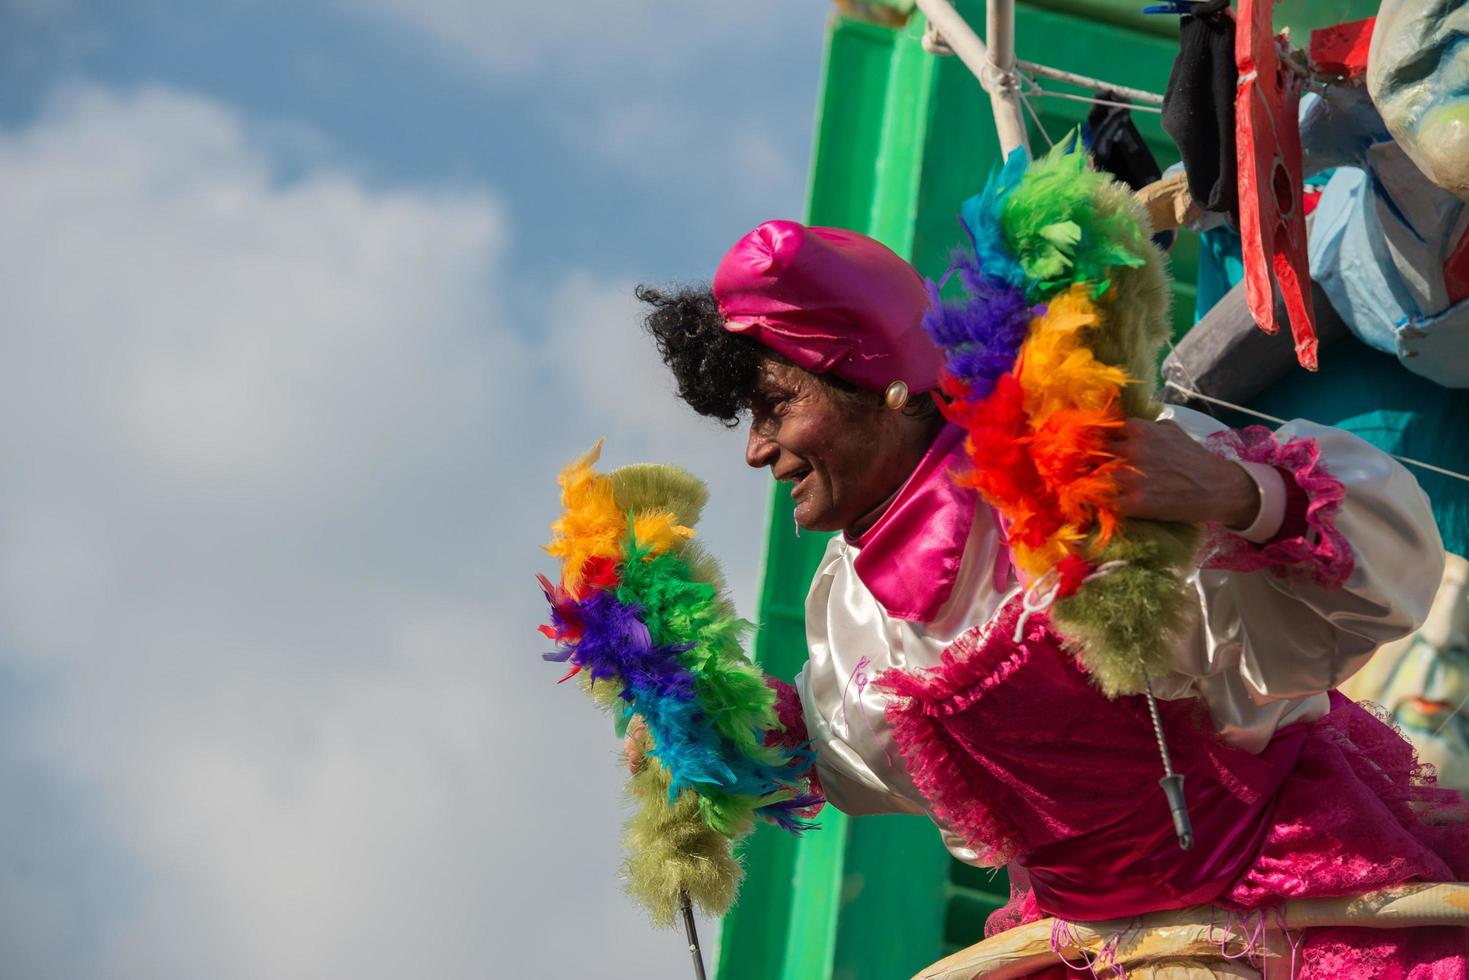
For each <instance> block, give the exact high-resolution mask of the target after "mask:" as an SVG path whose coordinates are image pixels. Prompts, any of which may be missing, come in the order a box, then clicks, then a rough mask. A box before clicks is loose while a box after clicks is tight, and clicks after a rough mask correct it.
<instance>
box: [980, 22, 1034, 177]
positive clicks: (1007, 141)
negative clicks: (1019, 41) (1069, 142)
mask: <svg viewBox="0 0 1469 980" xmlns="http://www.w3.org/2000/svg"><path fill="white" fill-rule="evenodd" d="M984 37H985V40H986V41H987V42H989V44H988V46H989V52H990V64H991V65H992V66H994V67H993V70H992V71H991V73H990V78H991V79H992V80H993V81H994V82H995V84H994V86H993V87H991V86H989V85H986V86H985V89H986V90H987V91H988V92H989V93H990V105H991V106H992V107H993V109H994V112H995V129H996V130H997V131H998V132H999V134H1000V149H1001V150H1002V151H1003V152H1004V154H1005V156H1007V157H1008V156H1009V155H1010V151H1011V150H1013V149H1015V148H1016V147H1017V146H1019V147H1025V146H1026V140H1025V117H1024V116H1023V115H1021V113H1020V79H1019V78H1018V77H1016V75H1015V0H989V2H988V3H986V4H985V29H984ZM1026 151H1027V152H1029V148H1028V147H1026Z"/></svg>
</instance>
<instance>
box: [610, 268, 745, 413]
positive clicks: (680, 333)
mask: <svg viewBox="0 0 1469 980" xmlns="http://www.w3.org/2000/svg"><path fill="white" fill-rule="evenodd" d="M637 297H638V299H640V300H642V301H643V302H644V303H647V304H648V305H649V306H650V307H652V309H651V310H649V311H648V315H647V316H646V317H645V318H644V319H643V327H644V328H645V329H646V330H647V331H648V333H650V334H652V335H653V342H654V343H656V344H657V345H658V353H659V354H660V355H661V356H662V358H663V363H664V364H667V365H668V367H669V370H671V371H672V372H673V377H674V379H675V380H676V381H677V382H678V397H680V398H682V399H683V400H684V401H686V402H688V404H689V407H690V408H692V409H693V410H694V411H696V412H698V413H699V414H700V415H707V416H710V417H711V418H716V419H719V420H720V421H722V422H723V423H724V424H725V425H727V426H730V427H734V426H736V425H739V422H740V414H741V413H742V412H743V411H744V410H745V407H746V406H747V405H748V403H749V400H750V392H751V391H753V390H754V388H755V383H756V381H757V380H759V376H760V362H761V361H763V360H764V359H765V357H766V355H767V354H768V353H769V352H768V351H766V350H765V349H764V348H762V347H761V346H760V345H759V344H758V343H756V342H755V341H753V340H751V339H750V338H749V337H742V336H740V335H739V334H736V333H730V332H729V331H728V330H726V329H724V317H723V316H721V315H720V313H719V304H718V303H716V302H715V301H714V293H713V292H711V291H710V290H709V289H708V287H704V286H681V287H678V288H676V289H672V290H664V289H658V288H655V287H653V286H646V285H644V286H639V287H638V288H637Z"/></svg>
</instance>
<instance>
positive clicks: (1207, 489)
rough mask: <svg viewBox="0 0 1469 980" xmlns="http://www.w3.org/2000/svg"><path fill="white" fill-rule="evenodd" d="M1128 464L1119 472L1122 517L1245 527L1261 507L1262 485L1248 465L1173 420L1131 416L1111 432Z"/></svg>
mask: <svg viewBox="0 0 1469 980" xmlns="http://www.w3.org/2000/svg"><path fill="white" fill-rule="evenodd" d="M1112 451H1113V452H1115V453H1116V454H1117V455H1118V457H1119V458H1121V459H1122V461H1123V462H1124V463H1126V464H1127V468H1126V469H1124V470H1122V471H1120V472H1119V473H1118V474H1117V508H1118V512H1119V513H1121V514H1122V516H1124V517H1142V518H1147V519H1149V520H1155V521H1182V522H1185V523H1188V524H1204V523H1210V522H1213V523H1218V524H1223V525H1224V526H1225V527H1231V528H1236V529H1237V528H1245V527H1249V526H1250V525H1251V524H1252V523H1254V521H1255V517H1256V516H1257V515H1258V514H1259V512H1260V491H1259V490H1258V489H1257V488H1256V486H1255V481H1254V480H1252V479H1250V475H1249V474H1248V473H1247V472H1245V469H1244V467H1242V466H1240V465H1239V464H1238V463H1235V462H1233V461H1232V460H1228V459H1225V458H1224V457H1222V456H1216V455H1214V454H1213V453H1211V452H1209V450H1207V449H1205V448H1204V447H1203V446H1201V445H1199V444H1198V443H1197V442H1194V440H1193V439H1191V438H1189V436H1188V434H1187V433H1185V432H1184V431H1183V429H1181V428H1179V426H1178V425H1177V424H1176V423H1174V422H1172V421H1163V422H1149V421H1146V420H1143V419H1128V420H1127V422H1126V423H1124V424H1123V426H1122V428H1120V429H1118V430H1117V431H1116V433H1115V434H1114V435H1113V437H1112Z"/></svg>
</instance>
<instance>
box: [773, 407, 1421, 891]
mask: <svg viewBox="0 0 1469 980" xmlns="http://www.w3.org/2000/svg"><path fill="white" fill-rule="evenodd" d="M1162 417H1163V418H1172V419H1173V420H1174V421H1176V422H1177V423H1178V424H1179V425H1181V426H1182V427H1183V428H1184V429H1185V430H1186V431H1187V432H1188V433H1189V435H1190V436H1192V437H1193V438H1195V439H1196V440H1198V441H1200V442H1203V441H1204V440H1205V438H1206V437H1208V436H1209V435H1210V434H1212V433H1215V432H1219V431H1221V430H1222V429H1223V427H1222V426H1221V425H1219V423H1217V422H1216V421H1215V420H1213V419H1211V418H1209V417H1207V416H1204V415H1201V414H1199V413H1197V412H1193V411H1189V410H1187V409H1182V408H1176V407H1170V408H1169V409H1167V410H1166V411H1165V412H1164V414H1163V416H1162ZM1276 438H1277V439H1278V441H1279V442H1280V443H1286V442H1288V441H1291V440H1298V439H1314V440H1315V442H1316V445H1317V446H1318V447H1319V451H1320V459H1321V462H1322V463H1323V464H1324V467H1325V468H1326V469H1327V470H1328V471H1329V473H1330V475H1331V476H1333V477H1334V478H1335V479H1336V480H1337V481H1340V484H1341V485H1342V486H1343V487H1344V488H1345V490H1346V494H1345V498H1344V499H1343V501H1342V503H1341V505H1340V509H1339V510H1338V511H1337V513H1336V514H1335V518H1334V522H1335V528H1336V530H1337V531H1338V532H1340V534H1341V535H1342V536H1344V537H1345V539H1346V542H1348V543H1349V545H1350V549H1351V558H1350V560H1351V563H1352V565H1351V572H1350V574H1349V575H1348V576H1347V577H1346V580H1345V583H1344V584H1343V585H1342V587H1341V588H1339V589H1328V588H1323V587H1322V586H1320V585H1318V584H1315V582H1314V581H1313V580H1312V579H1311V577H1310V576H1307V575H1294V574H1274V573H1272V572H1271V571H1265V570H1262V571H1255V572H1235V571H1223V570H1217V569H1202V570H1196V571H1195V572H1194V573H1193V574H1192V575H1191V576H1190V583H1191V584H1192V586H1193V588H1194V589H1195V591H1196V593H1197V599H1198V604H1199V609H1200V613H1201V615H1200V616H1199V617H1197V620H1196V624H1195V626H1194V627H1193V628H1192V629H1191V631H1190V632H1189V634H1188V635H1187V636H1186V637H1185V638H1184V639H1183V640H1182V641H1181V642H1180V643H1179V644H1178V645H1177V648H1176V649H1175V651H1174V661H1173V663H1174V669H1173V671H1172V672H1171V673H1170V674H1168V675H1166V676H1164V677H1162V678H1158V679H1156V680H1155V681H1154V690H1155V692H1156V693H1157V695H1158V696H1159V697H1160V698H1165V699H1177V698H1195V697H1196V698H1201V699H1202V700H1203V701H1204V702H1205V704H1206V705H1207V706H1208V709H1209V712H1210V714H1211V716H1212V718H1213V720H1214V723H1215V725H1216V726H1217V727H1218V730H1219V732H1220V733H1221V735H1222V736H1223V737H1224V738H1225V739H1226V740H1227V741H1229V742H1230V743H1232V744H1234V745H1236V746H1238V747H1241V748H1244V749H1247V750H1248V751H1250V752H1253V753H1258V752H1260V751H1261V750H1262V749H1263V748H1264V747H1265V745H1266V744H1267V743H1268V742H1269V741H1270V739H1271V737H1272V735H1273V734H1274V733H1275V731H1276V730H1277V729H1278V728H1280V727H1282V726H1284V725H1287V724H1290V723H1292V722H1297V721H1306V720H1311V719H1315V718H1318V717H1320V716H1321V715H1323V714H1325V712H1326V711H1327V696H1326V694H1325V693H1324V692H1326V691H1327V690H1329V689H1331V688H1332V687H1333V686H1335V685H1336V684H1338V683H1339V682H1341V681H1342V680H1344V679H1345V678H1347V677H1348V676H1350V675H1351V674H1352V673H1353V672H1355V671H1356V670H1357V669H1358V668H1360V667H1361V666H1362V665H1363V664H1364V663H1366V662H1367V660H1368V658H1369V657H1371V655H1372V653H1373V651H1375V650H1376V649H1377V647H1378V646H1379V645H1381V644H1383V643H1385V642H1388V641H1390V640H1393V639H1396V638H1398V637H1400V636H1403V635H1405V634H1407V633H1409V632H1410V631H1412V630H1413V629H1415V628H1416V627H1417V626H1418V625H1419V624H1420V623H1421V622H1422V620H1423V619H1424V617H1425V616H1426V615H1427V611H1428V608H1429V605H1430V603H1431V602H1432V600H1433V596H1434V591H1435V589H1436V588H1437V586H1438V583H1439V579H1440V577H1441V573H1442V564H1443V547H1442V544H1441V542H1440V540H1439V535H1438V529H1437V527H1436V526H1435V524H1434V521H1433V517H1432V515H1431V514H1430V511H1429V507H1428V501H1427V498H1426V497H1425V496H1424V494H1423V492H1422V491H1421V490H1420V489H1419V487H1418V484H1417V481H1416V480H1414V478H1413V477H1412V476H1411V475H1410V474H1409V473H1408V472H1407V471H1406V470H1405V469H1404V468H1403V467H1402V466H1400V465H1399V464H1398V463H1397V462H1395V461H1394V460H1393V459H1391V458H1390V457H1389V456H1387V455H1386V454H1384V453H1382V452H1380V451H1378V450H1377V449H1375V448H1373V447H1372V446H1370V445H1368V444H1367V443H1366V442H1363V441H1362V440H1361V439H1358V438H1357V437H1355V436H1353V435H1350V434H1348V433H1345V432H1342V431H1339V430H1336V429H1331V428H1327V427H1324V426H1318V425H1314V424H1311V423H1309V422H1303V421H1295V422H1291V423H1289V424H1287V425H1285V426H1283V427H1282V428H1281V429H1280V430H1279V431H1278V432H1277V433H1276ZM931 454H932V453H931ZM1246 468H1247V469H1248V470H1249V471H1250V473H1251V475H1252V477H1254V478H1255V480H1256V482H1257V484H1258V485H1259V487H1260V492H1261V512H1260V513H1261V517H1260V519H1259V520H1257V521H1256V524H1255V525H1254V526H1253V527H1252V528H1250V529H1247V531H1245V532H1242V533H1243V534H1246V535H1248V537H1249V539H1250V540H1252V541H1260V542H1263V541H1266V540H1267V539H1270V538H1271V537H1272V536H1273V535H1274V534H1275V533H1276V531H1277V529H1278V528H1279V527H1280V522H1281V519H1282V514H1283V503H1282V500H1283V498H1284V496H1285V494H1286V489H1285V481H1284V480H1283V478H1282V477H1281V476H1280V474H1279V473H1278V472H1276V471H1275V470H1274V469H1273V468H1272V467H1269V466H1260V465H1255V466H1250V465H1247V466H1246ZM920 470H921V467H920ZM943 477H944V478H945V479H947V474H946V473H945V474H943ZM920 478H921V476H920V474H915V476H914V477H913V478H910V481H909V485H910V486H911V485H912V484H913V483H914V481H915V480H918V479H920ZM910 486H905V487H904V489H903V491H901V492H900V494H899V498H898V499H899V500H901V499H902V497H903V495H904V494H905V493H907V492H908V491H909V489H910ZM970 499H972V498H970ZM1312 533H1314V532H1312ZM860 552H861V548H859V547H858V546H857V545H856V544H854V543H853V542H851V541H849V540H847V539H846V538H845V537H844V536H842V535H837V536H836V537H834V538H833V539H832V541H831V543H830V545H829V546H828V548H827V550H826V554H825V556H824V557H823V558H822V561H821V564H820V566H819V568H818V570H817V572H816V576H815V578H814V580H813V581H812V583H811V589H810V592H809V594H808V596H807V599H806V636H807V644H808V647H809V652H810V660H809V662H808V663H807V664H806V666H805V668H804V669H803V670H802V671H801V674H800V675H799V676H798V677H797V679H796V683H795V686H796V689H797V692H798V694H799V696H800V699H801V704H802V708H803V711H804V715H805V721H806V727H807V730H808V732H809V734H810V736H811V740H812V743H813V745H814V746H815V748H816V750H817V771H818V773H819V775H820V778H821V784H822V787H823V789H824V791H825V793H826V797H827V799H828V800H829V801H830V802H831V803H833V804H834V805H835V806H837V807H838V808H839V809H841V810H843V811H845V812H847V813H850V814H854V815H860V814H876V813H912V814H926V815H928V816H930V817H932V816H933V814H932V813H931V812H930V810H929V808H928V806H927V804H926V802H925V800H924V798H923V796H922V795H921V794H920V793H919V792H918V790H917V788H916V787H915V786H914V785H913V782H912V780H911V779H910V778H909V777H908V774H907V772H906V770H905V768H904V764H903V759H902V757H901V756H900V754H899V752H898V749H897V746H896V745H895V744H894V741H893V738H892V733H891V731H890V730H889V729H888V727H887V726H886V724H885V721H884V715H883V710H884V707H885V704H886V701H887V697H886V695H884V694H883V693H882V692H881V691H879V690H877V688H876V686H875V685H872V684H871V683H870V681H871V679H872V678H874V677H876V676H877V675H879V674H881V673H882V672H883V671H884V670H887V669H888V668H893V667H897V668H907V669H913V668H924V667H930V666H934V665H936V664H937V663H938V662H939V656H940V653H941V652H942V651H943V650H944V648H945V647H947V646H948V645H949V644H950V643H951V642H952V641H953V640H954V639H955V638H956V637H958V636H959V634H961V633H962V632H964V631H965V630H967V629H969V628H970V627H973V626H976V625H979V624H981V623H983V622H985V621H986V620H988V619H989V617H990V616H991V615H993V614H994V613H995V612H996V610H998V608H999V607H1000V605H1001V603H1002V602H1003V601H1004V600H1005V599H1007V598H1008V597H1009V596H1011V595H1012V594H1014V593H1015V592H1017V591H1019V589H1020V588H1021V586H1020V584H1019V583H1018V582H1015V581H1014V576H1013V574H1010V570H1009V562H1008V555H1007V552H1006V551H1005V550H1004V545H1003V542H1002V540H1001V536H1000V531H999V527H998V525H997V523H996V519H995V516H994V514H993V512H992V511H990V509H989V508H988V507H986V506H985V505H984V504H983V503H982V502H981V503H980V504H979V505H978V513H977V514H976V515H975V517H974V520H973V523H972V525H971V527H970V530H969V532H968V537H967V540H966V541H964V542H963V544H962V559H960V560H959V562H958V566H957V573H955V574H952V575H951V576H950V579H951V581H949V582H947V583H944V584H946V585H947V595H946V597H945V598H944V599H943V601H942V604H941V605H939V606H938V607H937V612H936V613H934V614H931V615H929V616H927V617H925V618H924V619H923V620H917V619H912V618H908V619H905V618H899V617H897V616H893V615H890V614H889V612H888V610H887V609H885V608H884V606H883V604H882V603H881V602H880V601H879V600H878V599H877V597H876V596H875V595H874V594H873V591H872V590H871V589H870V588H869V587H868V585H866V584H864V582H863V581H862V579H861V578H860V577H859V575H858V565H857V564H856V560H857V558H858V556H859V554H860ZM911 584H912V585H913V587H914V588H915V589H918V590H920V591H921V590H923V589H925V588H927V587H928V585H929V584H928V583H921V582H919V583H911ZM940 829H941V830H943V827H942V825H940ZM944 840H945V843H946V844H947V845H948V846H949V849H950V850H951V851H952V852H953V854H954V855H955V856H956V857H957V858H959V859H960V860H962V861H968V862H971V863H977V861H976V855H975V852H974V851H973V850H971V849H969V848H968V847H965V846H964V845H963V844H962V843H961V842H960V840H959V839H958V837H957V836H955V835H953V834H951V833H949V832H948V831H947V830H945V831H944Z"/></svg>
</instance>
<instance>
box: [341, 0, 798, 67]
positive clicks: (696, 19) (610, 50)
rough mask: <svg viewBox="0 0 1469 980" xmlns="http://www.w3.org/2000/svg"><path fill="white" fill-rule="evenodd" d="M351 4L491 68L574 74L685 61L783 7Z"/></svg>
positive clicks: (774, 0) (643, 0)
mask: <svg viewBox="0 0 1469 980" xmlns="http://www.w3.org/2000/svg"><path fill="white" fill-rule="evenodd" d="M343 2H347V0H343ZM349 5H350V7H351V8H352V9H354V10H368V11H375V12H376V13H378V14H379V15H382V16H386V17H388V18H390V19H392V20H395V21H397V22H399V23H404V24H407V25H410V26H412V27H414V28H416V29H417V30H419V31H422V32H423V33H425V34H426V35H428V36H430V37H432V38H434V39H436V40H437V41H439V42H440V43H442V44H443V45H444V46H445V47H446V48H448V49H450V50H457V51H460V52H461V53H463V54H465V55H467V56H469V57H470V58H472V59H473V60H474V61H475V62H477V63H479V64H482V65H484V66H485V67H487V68H490V69H492V70H496V71H511V72H519V71H527V70H532V69H537V68H545V67H547V66H548V65H549V66H554V67H556V68H559V69H570V70H572V71H576V72H578V73H589V72H596V71H603V70H607V69H608V68H612V67H627V66H630V65H638V66H641V67H643V68H649V67H656V66H670V65H681V64H686V63H688V62H689V61H690V60H691V59H693V58H695V57H696V55H695V51H697V49H698V48H699V47H700V46H702V45H708V44H710V43H717V42H718V41H719V40H721V39H725V40H727V39H728V38H729V36H730V34H731V33H732V32H736V31H739V30H741V29H745V28H749V27H751V26H753V25H759V24H762V23H763V24H768V23H769V22H770V21H771V20H772V19H773V18H779V17H780V16H781V15H782V12H783V11H785V10H786V9H787V8H788V7H789V4H788V3H785V2H782V0H750V2H746V3H719V4H695V3H688V2H684V0H567V2H563V3H512V2H506V0H502V2H499V3H494V4H489V5H486V4H485V3H483V2H482V0H350V4H349Z"/></svg>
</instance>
